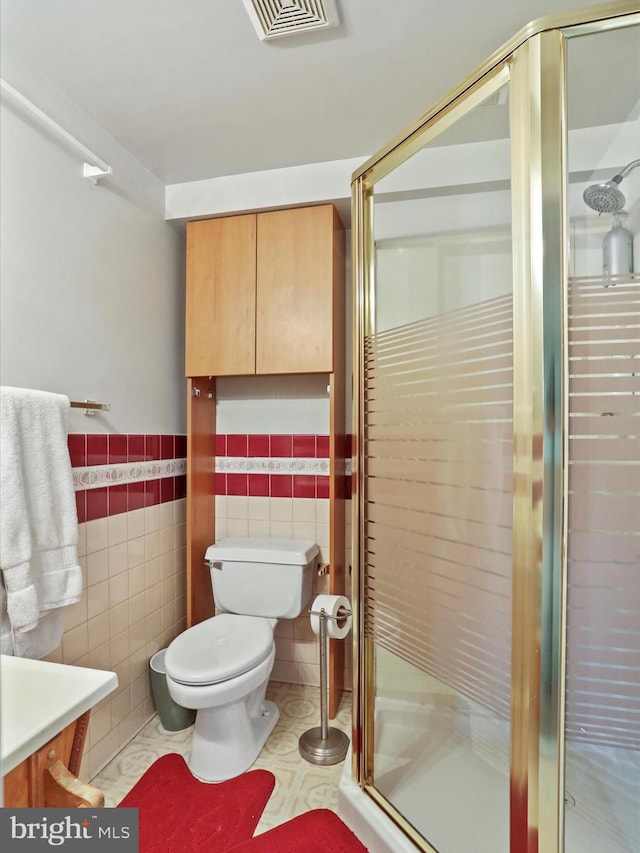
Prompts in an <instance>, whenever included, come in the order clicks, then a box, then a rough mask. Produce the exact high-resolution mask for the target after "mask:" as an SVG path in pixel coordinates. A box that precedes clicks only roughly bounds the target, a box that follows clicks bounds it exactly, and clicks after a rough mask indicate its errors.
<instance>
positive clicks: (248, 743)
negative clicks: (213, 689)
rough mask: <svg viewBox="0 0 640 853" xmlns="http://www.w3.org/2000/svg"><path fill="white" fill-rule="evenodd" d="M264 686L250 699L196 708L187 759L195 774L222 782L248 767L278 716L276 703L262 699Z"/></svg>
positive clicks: (205, 779) (208, 779) (204, 780)
mask: <svg viewBox="0 0 640 853" xmlns="http://www.w3.org/2000/svg"><path fill="white" fill-rule="evenodd" d="M265 690H266V684H265V685H264V687H263V689H262V690H260V691H257V692H259V693H261V694H262V695H259V696H255V695H254V696H253V697H250V701H249V703H247V700H246V699H245V700H240V701H238V702H230V703H229V704H228V705H226V706H224V707H223V708H220V707H217V708H214V709H211V710H209V709H207V708H202V709H200V710H199V711H198V712H197V714H196V723H195V727H194V730H193V740H192V742H191V754H190V755H189V758H188V760H187V765H188V767H189V770H191V772H192V773H193V775H194V776H196V777H197V778H198V779H201V780H202V781H203V782H223V781H225V779H232V778H233V777H234V776H239V775H240V774H241V773H244V772H245V771H246V770H248V769H249V768H250V767H251V765H252V764H253V763H254V761H255V760H256V758H257V757H258V755H259V754H260V750H261V749H262V747H263V746H264V745H265V743H266V741H267V738H268V737H269V735H270V734H271V732H272V731H273V728H274V726H275V725H276V723H277V722H278V719H279V718H280V711H279V710H278V706H277V705H276V704H275V703H274V702H270V701H269V700H268V699H267V700H265V699H264V694H265ZM258 699H259V701H257V700H258Z"/></svg>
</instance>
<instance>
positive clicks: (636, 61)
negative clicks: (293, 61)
mask: <svg viewBox="0 0 640 853" xmlns="http://www.w3.org/2000/svg"><path fill="white" fill-rule="evenodd" d="M639 152H640V9H639V8H638V6H637V5H634V4H630V3H612V4H608V5H607V6H599V7H596V8H594V9H590V10H583V11H581V12H579V13H576V14H575V15H574V16H573V18H567V17H566V16H565V17H564V18H562V19H560V18H557V17H556V18H552V19H544V20H542V21H538V22H536V23H534V24H532V25H530V26H529V27H527V28H526V29H525V30H524V31H523V32H521V33H519V34H518V35H517V36H515V37H514V38H513V39H512V40H511V42H510V43H509V44H507V45H506V46H505V48H504V49H503V50H501V51H498V52H497V53H496V54H494V55H493V56H492V57H490V58H489V59H488V60H487V61H486V63H484V65H483V66H482V67H481V68H480V69H478V71H477V72H476V73H475V74H474V75H473V76H472V77H471V78H469V79H468V80H466V81H465V82H464V83H463V84H461V85H460V86H459V87H458V88H457V89H456V90H454V91H453V92H452V93H451V94H450V95H449V96H448V97H447V98H445V99H443V100H442V101H441V102H440V103H439V104H438V105H436V107H434V108H433V109H432V110H431V111H429V112H428V113H427V114H426V115H425V116H423V117H422V118H421V119H420V120H419V121H418V122H417V123H416V124H415V125H414V126H413V127H411V128H409V130H408V131H407V132H406V133H405V134H402V135H401V136H399V137H398V138H396V139H395V140H393V141H392V142H391V143H390V144H389V145H388V146H387V147H386V148H385V149H384V150H383V151H382V152H380V153H379V154H378V155H376V156H375V157H373V158H371V159H370V160H369V161H368V162H367V163H365V164H364V166H363V167H362V169H360V170H359V171H358V172H357V173H356V175H354V182H353V250H354V278H355V290H356V295H355V303H354V304H355V309H354V313H355V327H356V344H355V347H354V372H355V381H354V393H355V406H354V413H355V419H354V431H355V433H356V436H355V442H354V445H355V447H354V486H355V491H354V583H355V587H356V588H355V590H354V619H355V621H354V629H355V630H354V636H356V638H357V641H356V647H355V657H356V667H355V671H356V676H355V679H356V682H355V685H354V731H353V755H352V762H351V766H350V767H349V768H348V772H345V775H344V777H343V781H342V783H341V787H340V794H339V802H340V805H339V811H340V813H341V814H342V816H343V817H344V819H345V820H346V821H347V823H349V824H350V825H351V826H352V827H353V828H354V829H355V830H356V831H357V832H358V833H359V834H360V836H361V837H362V838H363V840H364V842H365V844H367V845H368V846H369V847H370V849H371V850H372V851H374V853H377V851H382V850H389V851H393V853H399V851H400V850H405V849H406V850H415V849H418V850H424V851H438V853H460V851H473V853H557V852H558V853H559V851H565V853H601V851H606V853H634V851H637V850H640V811H639V809H640V806H639V804H640V275H639V274H638V267H637V264H638V259H639V258H640V243H639V237H638V235H639V234H640V169H638V168H636V167H637V165H638V160H637V157H638V153H639ZM623 232H624V233H623ZM634 249H635V252H634ZM634 256H635V259H636V260H635V261H634ZM634 263H635V265H636V266H635V268H634Z"/></svg>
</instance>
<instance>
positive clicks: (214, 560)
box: [164, 539, 319, 782]
mask: <svg viewBox="0 0 640 853" xmlns="http://www.w3.org/2000/svg"><path fill="white" fill-rule="evenodd" d="M318 550H319V549H318V546H317V545H316V544H315V543H314V542H309V541H302V540H296V539H224V540H221V541H220V542H217V543H216V544H215V545H211V546H210V547H209V548H208V549H207V553H206V555H205V560H206V562H207V563H208V565H209V570H210V572H211V583H212V585H213V596H214V600H215V604H216V614H217V615H216V616H213V617H212V618H211V619H206V620H205V621H204V622H200V623H199V624H197V625H194V626H193V627H192V628H188V629H187V630H186V631H185V632H184V633H182V634H180V636H178V637H176V639H175V640H174V641H173V642H172V643H171V644H170V645H169V648H168V649H167V653H166V655H165V660H164V663H165V668H166V671H167V686H168V688H169V693H170V694H171V696H172V697H173V699H174V700H175V701H176V702H177V703H178V704H179V705H182V706H183V707H185V708H194V709H196V711H197V713H196V722H195V728H194V732H193V741H192V745H191V755H190V756H189V760H188V765H189V769H190V770H191V772H192V773H193V774H194V775H195V776H197V777H198V778H200V779H204V780H205V781H208V782H221V781H222V780H224V779H231V778H232V777H233V776H238V775H240V773H244V771H245V770H247V769H248V768H249V767H251V765H252V764H253V762H254V761H255V760H256V758H257V757H258V754H259V752H260V750H261V749H262V747H263V745H264V743H265V741H266V740H267V738H268V737H269V735H270V734H271V731H272V729H273V727H274V726H275V724H276V723H277V722H278V717H279V716H280V712H279V711H278V708H277V707H276V705H274V703H273V702H269V701H267V700H265V698H264V696H265V691H266V689H267V682H268V681H269V675H270V674H271V670H272V668H273V662H274V659H275V642H274V638H273V631H274V628H275V626H276V625H277V622H278V619H295V618H296V616H299V615H300V613H302V611H303V610H304V608H305V607H307V606H308V604H309V602H310V600H311V593H312V586H313V575H314V569H315V566H316V562H317V557H318Z"/></svg>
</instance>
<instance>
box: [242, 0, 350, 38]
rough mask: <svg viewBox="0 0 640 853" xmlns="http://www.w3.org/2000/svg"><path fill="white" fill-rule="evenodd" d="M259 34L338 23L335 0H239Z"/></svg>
mask: <svg viewBox="0 0 640 853" xmlns="http://www.w3.org/2000/svg"><path fill="white" fill-rule="evenodd" d="M242 2H243V3H244V5H245V6H246V9H247V12H248V13H249V17H250V18H251V21H252V23H253V26H254V27H255V29H256V32H257V33H258V38H259V39H261V40H262V41H264V40H265V39H274V38H280V37H281V36H292V35H296V33H308V32H311V31H312V30H321V29H327V28H329V27H337V26H338V24H339V20H338V10H337V9H336V4H335V0H242Z"/></svg>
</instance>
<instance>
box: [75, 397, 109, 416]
mask: <svg viewBox="0 0 640 853" xmlns="http://www.w3.org/2000/svg"><path fill="white" fill-rule="evenodd" d="M69 405H70V406H71V408H72V409H84V413H85V415H89V416H90V417H93V415H95V413H96V412H97V411H98V412H110V411H111V403H96V401H95V400H83V401H82V402H81V403H80V402H78V401H74V400H71V401H70V403H69Z"/></svg>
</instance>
